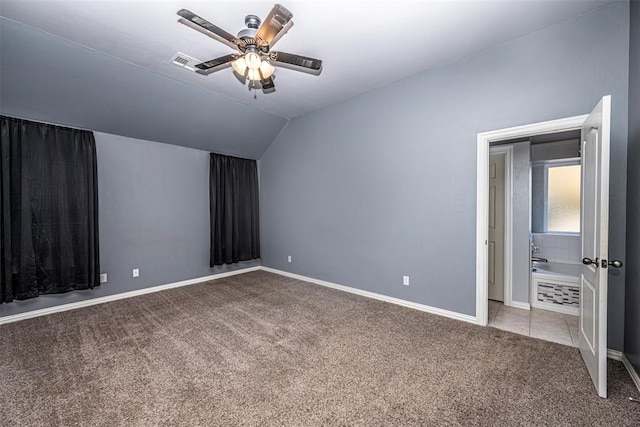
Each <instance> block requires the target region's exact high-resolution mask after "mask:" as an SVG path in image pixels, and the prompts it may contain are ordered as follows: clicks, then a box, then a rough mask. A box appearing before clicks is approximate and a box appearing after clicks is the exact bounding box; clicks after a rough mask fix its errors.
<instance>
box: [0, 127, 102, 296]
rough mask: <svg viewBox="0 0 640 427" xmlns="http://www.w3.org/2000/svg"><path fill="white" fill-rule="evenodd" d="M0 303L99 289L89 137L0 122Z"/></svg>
mask: <svg viewBox="0 0 640 427" xmlns="http://www.w3.org/2000/svg"><path fill="white" fill-rule="evenodd" d="M0 237H1V239H0V282H1V283H0V298H1V300H2V302H10V301H13V300H14V299H27V298H33V297H37V296H38V295H41V294H54V293H62V292H68V291H71V290H76V289H87V288H93V287H94V286H98V285H99V279H100V265H99V251H98V183H97V165H96V146H95V140H94V138H93V133H92V132H88V131H82V130H77V129H69V128H64V127H59V126H52V125H47V124H43V123H36V122H30V121H27V120H20V119H15V118H11V117H4V116H0Z"/></svg>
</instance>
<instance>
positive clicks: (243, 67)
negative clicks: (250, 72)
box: [231, 56, 247, 76]
mask: <svg viewBox="0 0 640 427" xmlns="http://www.w3.org/2000/svg"><path fill="white" fill-rule="evenodd" d="M231 66H232V67H233V69H234V70H236V73H238V74H240V75H241V76H244V74H245V73H246V72H247V63H246V61H245V60H244V57H242V56H241V57H240V58H238V59H236V60H235V61H233V62H231Z"/></svg>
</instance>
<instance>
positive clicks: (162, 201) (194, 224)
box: [0, 133, 259, 317]
mask: <svg viewBox="0 0 640 427" xmlns="http://www.w3.org/2000/svg"><path fill="white" fill-rule="evenodd" d="M95 138H96V146H97V157H98V203H99V215H100V216H99V221H100V264H101V270H102V272H104V273H107V274H108V282H107V283H104V284H102V285H101V286H100V287H99V288H96V289H93V290H87V291H77V292H71V293H67V294H62V295H47V296H41V297H39V298H34V299H30V300H25V301H15V302H12V303H10V304H1V305H0V317H1V316H8V315H11V314H17V313H22V312H26V311H30V310H36V309H41V308H47V307H52V306H55V305H59V304H66V303H71V302H76V301H82V300H86V299H90V298H96V297H102V296H107V295H113V294H117V293H121V292H127V291H132V290H136V289H141V288H147V287H150V286H156V285H163V284H166V283H173V282H177V281H182V280H187V279H192V278H197V277H203V276H208V275H211V274H216V273H219V272H223V271H228V270H233V269H237V268H244V267H249V266H254V265H259V261H252V262H244V263H238V264H237V265H233V266H222V267H216V268H215V269H212V268H209V153H208V152H207V151H201V150H195V149H191V148H184V147H177V146H173V145H169V144H161V143H157V142H150V141H143V140H138V139H131V138H126V137H121V136H115V135H110V134H105V133H95ZM133 268H139V269H140V277H138V278H133V277H132V274H131V273H132V271H131V270H132V269H133Z"/></svg>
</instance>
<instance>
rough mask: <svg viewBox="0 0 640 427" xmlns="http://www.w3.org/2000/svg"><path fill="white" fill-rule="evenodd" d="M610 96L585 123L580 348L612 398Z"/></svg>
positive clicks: (603, 393)
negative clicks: (609, 366) (609, 379)
mask: <svg viewBox="0 0 640 427" xmlns="http://www.w3.org/2000/svg"><path fill="white" fill-rule="evenodd" d="M610 122H611V96H610V95H609V96H605V97H604V98H602V99H601V100H600V102H599V103H598V105H596V107H595V108H594V110H593V112H592V113H591V114H590V115H589V117H587V119H586V120H585V122H584V124H583V125H582V222H581V233H582V263H583V264H584V265H583V266H582V274H581V278H580V338H579V347H580V353H581V354H582V358H583V359H584V363H585V364H586V365H587V369H588V370H589V375H591V379H592V380H593V384H594V385H595V387H596V390H597V391H598V395H599V396H601V397H607V286H608V285H607V267H608V265H607V263H608V259H609V255H608V251H609V129H610Z"/></svg>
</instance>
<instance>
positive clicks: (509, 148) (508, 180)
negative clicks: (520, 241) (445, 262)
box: [487, 144, 513, 306]
mask: <svg viewBox="0 0 640 427" xmlns="http://www.w3.org/2000/svg"><path fill="white" fill-rule="evenodd" d="M489 153H490V154H504V245H503V247H504V260H503V261H504V274H503V276H504V296H503V303H504V305H508V306H511V305H513V300H512V298H513V297H512V295H513V292H512V286H513V276H512V273H511V272H512V271H513V145H511V144H508V145H499V146H495V147H489ZM487 196H488V195H487ZM487 212H489V211H488V210H487ZM487 221H488V220H487ZM487 233H488V232H487ZM487 236H488V234H487ZM488 259H489V258H488V255H487V260H488ZM487 293H488V291H487Z"/></svg>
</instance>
